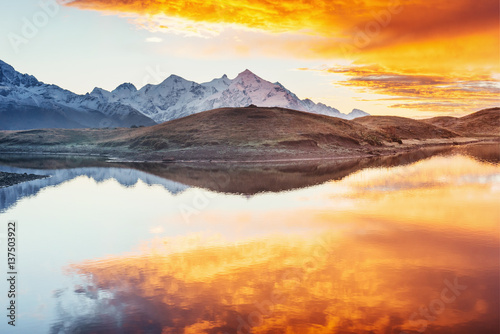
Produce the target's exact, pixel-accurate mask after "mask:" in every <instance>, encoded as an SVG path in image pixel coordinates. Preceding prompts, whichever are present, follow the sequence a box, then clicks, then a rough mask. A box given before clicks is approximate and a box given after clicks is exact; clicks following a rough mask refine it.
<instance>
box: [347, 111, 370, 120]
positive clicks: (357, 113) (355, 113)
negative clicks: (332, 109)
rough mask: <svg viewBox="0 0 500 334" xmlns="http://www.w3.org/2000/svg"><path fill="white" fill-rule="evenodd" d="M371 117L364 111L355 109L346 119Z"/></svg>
mask: <svg viewBox="0 0 500 334" xmlns="http://www.w3.org/2000/svg"><path fill="white" fill-rule="evenodd" d="M365 116H370V114H369V113H367V112H364V111H363V110H359V109H353V110H352V111H351V112H350V113H348V114H347V116H346V119H355V118H358V117H365Z"/></svg>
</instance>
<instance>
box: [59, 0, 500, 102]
mask: <svg viewBox="0 0 500 334" xmlns="http://www.w3.org/2000/svg"><path fill="white" fill-rule="evenodd" d="M67 5H68V6H73V7H77V8H80V9H87V10H97V11H102V12H106V13H109V14H116V15H120V16H127V17H129V18H132V21H133V22H134V23H135V24H137V25H139V26H140V27H142V28H145V29H149V30H151V31H155V32H158V31H163V32H170V33H176V34H183V35H186V36H201V37H206V38H209V41H207V42H201V43H199V44H198V43H196V44H197V45H196V46H195V47H194V48H195V49H197V53H199V54H206V55H208V54H214V53H217V52H219V53H220V54H226V53H227V51H228V50H232V51H233V52H234V54H235V55H237V56H238V55H248V54H249V53H250V52H254V53H258V54H264V55H272V56H276V57H286V58H306V59H318V60H322V61H324V62H325V63H330V65H326V66H325V67H324V68H321V69H320V70H322V71H324V72H325V73H327V74H328V73H336V74H340V75H342V76H343V77H345V78H346V80H347V81H344V82H341V85H345V86H349V87H354V88H359V89H361V91H363V92H368V93H375V94H380V95H381V96H384V97H383V99H386V100H391V99H393V98H395V97H396V98H399V99H402V100H404V101H402V102H400V103H399V104H394V105H393V106H395V107H399V106H402V105H405V106H407V107H411V108H417V109H426V108H432V109H435V110H440V109H443V108H447V109H449V107H461V109H462V110H465V109H468V108H469V109H478V108H482V107H490V106H495V105H496V104H498V103H499V102H500V100H499V99H498V93H499V89H500V86H499V85H498V80H497V77H496V76H497V75H499V73H500V67H499V61H498V59H499V56H500V54H499V49H500V44H499V34H498V29H499V15H498V12H499V2H498V1H497V0H484V1H480V2H478V1H475V0H457V1H447V0H437V1H433V2H429V1H425V0H414V1H400V0H393V1H382V0H364V1H355V2H345V1H340V0H334V1H319V0H312V1H299V0H294V1H286V2H283V1H276V0H271V1H268V0H244V1H232V0H210V1H205V0H203V1H201V0H194V1H160V0H151V1H147V2H144V1H139V0H112V1H107V0H76V1H73V2H71V3H69V4H67ZM228 34H229V36H228ZM189 52H193V50H192V49H190V50H189ZM342 60H343V64H344V66H345V63H346V62H345V61H346V60H347V61H348V62H349V63H350V64H351V65H350V66H348V67H346V68H344V69H341V70H339V69H338V67H337V66H338V64H339V63H342ZM373 65H376V66H373ZM360 66H361V68H362V69H363V68H366V67H367V66H370V75H368V76H367V75H366V73H364V74H361V75H359V73H358V71H359V67H360ZM315 70H318V69H315ZM428 78H432V79H433V80H434V82H433V83H429V80H428ZM459 109H460V108H459ZM469 109H468V110H469Z"/></svg>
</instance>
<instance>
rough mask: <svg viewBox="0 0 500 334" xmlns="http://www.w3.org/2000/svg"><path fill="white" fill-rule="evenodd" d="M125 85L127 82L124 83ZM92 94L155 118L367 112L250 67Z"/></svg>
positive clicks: (356, 114) (338, 114) (93, 92)
mask: <svg viewBox="0 0 500 334" xmlns="http://www.w3.org/2000/svg"><path fill="white" fill-rule="evenodd" d="M124 85H126V86H124ZM90 95H91V96H93V97H96V98H98V99H99V100H100V101H103V102H104V101H108V102H119V103H121V104H124V105H129V106H131V107H133V108H134V109H137V110H139V111H140V112H142V113H143V114H144V115H147V116H148V117H151V118H152V119H153V120H155V121H156V122H158V123H160V122H165V121H169V120H173V119H176V118H181V117H185V116H188V115H191V114H195V113H199V112H202V111H205V110H210V109H215V108H223V107H245V106H248V105H250V104H254V105H256V106H259V107H282V108H290V109H295V110H301V111H306V112H311V113H316V114H322V115H328V116H334V117H340V118H345V119H353V118H356V117H360V116H366V114H365V113H363V112H361V113H357V112H351V113H350V114H349V115H345V114H342V113H340V112H339V111H338V110H337V109H335V108H332V107H329V106H327V105H325V104H322V103H314V102H313V101H311V100H309V99H305V100H301V99H299V98H298V97H297V95H295V94H294V93H292V92H291V91H289V90H288V89H286V88H285V87H284V86H283V85H281V84H280V83H279V82H276V83H271V82H269V81H266V80H264V79H262V78H261V77H259V76H257V75H255V74H254V73H252V72H251V71H249V70H245V71H243V72H241V73H240V74H238V76H237V77H236V78H234V79H232V80H231V79H229V78H228V77H227V75H224V76H222V77H221V78H217V79H213V80H212V81H210V82H205V83H202V84H198V83H196V82H193V81H188V80H185V79H183V78H181V77H179V76H176V75H171V76H169V77H168V78H167V79H165V81H163V82H162V83H160V84H158V85H146V86H144V87H142V88H141V89H139V90H136V89H135V87H133V85H131V84H123V85H120V86H119V87H117V88H116V89H115V90H113V91H112V92H108V91H104V90H102V89H98V88H96V89H94V90H93V91H92V93H90Z"/></svg>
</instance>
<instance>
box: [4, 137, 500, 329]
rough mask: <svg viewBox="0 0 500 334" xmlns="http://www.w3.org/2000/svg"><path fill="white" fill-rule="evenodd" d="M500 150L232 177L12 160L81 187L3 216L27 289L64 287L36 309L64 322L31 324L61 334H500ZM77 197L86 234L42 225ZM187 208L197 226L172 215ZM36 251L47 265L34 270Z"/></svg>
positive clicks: (73, 227) (73, 207)
mask: <svg viewBox="0 0 500 334" xmlns="http://www.w3.org/2000/svg"><path fill="white" fill-rule="evenodd" d="M499 152H500V151H499V150H498V145H493V146H491V145H490V146H488V145H483V146H482V145H475V146H473V147H455V148H446V149H442V150H441V149H440V150H437V151H436V150H423V151H421V152H413V153H412V154H407V155H399V156H395V157H379V158H373V159H361V160H357V161H332V162H321V163H312V162H311V163H309V164H305V165H304V164H301V165H300V166H298V165H297V164H292V165H291V164H281V165H265V164H249V165H244V166H238V167H234V166H226V167H225V168H223V167H224V166H222V167H221V166H220V165H218V166H215V164H207V165H201V166H195V165H177V164H137V163H136V164H126V163H120V164H118V163H117V164H112V165H111V166H114V167H113V168H106V166H109V164H108V163H106V162H103V161H99V160H95V161H91V162H89V161H88V160H86V161H82V160H69V161H65V162H64V163H62V162H61V161H60V160H58V159H45V160H39V161H35V160H31V161H26V159H25V161H23V159H18V160H16V159H10V160H9V161H7V160H2V161H1V162H0V164H1V165H2V168H4V169H8V168H11V169H12V170H14V169H16V168H30V170H32V169H35V168H36V169H37V170H40V171H46V172H47V173H54V172H55V171H57V169H58V168H60V169H59V171H65V172H64V173H70V171H72V172H73V174H65V175H66V176H67V177H68V179H67V180H66V181H64V180H63V179H64V177H61V179H60V180H62V181H61V182H62V183H58V184H53V187H50V191H46V192H43V191H39V190H40V189H42V188H43V186H41V187H39V188H38V192H34V193H33V195H32V196H31V197H24V200H17V202H16V201H14V203H17V205H11V206H10V207H9V208H8V209H6V210H5V212H4V213H0V218H9V217H11V216H19V217H21V218H20V220H21V222H20V224H21V226H22V229H21V231H22V234H21V235H22V237H23V239H22V240H24V242H25V244H24V246H23V247H24V248H21V249H26V251H25V253H24V254H22V259H23V261H24V263H27V262H30V261H31V262H30V263H32V264H31V266H32V267H33V268H30V270H32V271H33V272H36V273H37V275H36V277H35V276H33V277H31V276H30V275H29V274H28V268H26V270H24V271H23V273H24V276H23V277H24V281H23V282H22V284H23V288H24V289H28V290H29V289H30V288H31V289H33V288H32V286H37V285H36V284H42V283H41V282H50V283H47V286H45V285H44V286H43V289H42V288H37V293H38V294H40V295H41V296H42V297H45V300H43V302H40V303H41V305H42V304H43V306H44V307H45V308H42V307H41V306H40V305H38V304H37V302H35V301H31V303H32V305H28V304H29V303H30V299H29V298H28V296H23V299H22V300H23V301H24V303H25V306H24V307H25V310H26V311H25V312H26V314H31V313H36V312H41V311H38V310H41V309H43V310H50V311H45V312H46V313H43V315H40V314H39V313H36V317H35V316H33V319H34V318H36V320H29V319H31V318H29V317H26V318H25V320H24V323H22V324H24V325H26V323H28V322H30V321H31V324H32V327H33V328H37V329H39V331H42V328H43V329H44V330H43V331H48V332H50V333H222V334H225V333H398V334H401V333H464V334H465V333H498V332H499V331H500V328H499V321H500V316H499V314H500V307H499V294H500V289H499V280H500V275H499V271H500V245H499V243H500V228H499V225H500V207H499V205H498V203H499V201H500V166H499V161H498V159H497V158H498V153H499ZM3 159H4V158H3ZM106 170H108V174H106ZM52 175H56V174H52ZM75 176H76V179H73V178H74V177H75ZM81 177H89V178H92V179H94V180H96V181H99V182H87V180H84V181H85V182H81V181H82V180H81V179H79V178H81ZM48 180H49V179H47V180H36V181H45V182H47V181H48ZM104 180H108V181H104ZM113 180H117V181H118V183H120V184H118V183H117V182H115V181H113ZM141 182H142V183H144V184H142V183H141ZM26 184H30V182H27V183H26ZM145 184H146V185H149V186H146V185H145ZM155 184H156V185H159V187H153V186H151V185H155ZM122 185H127V186H128V187H123V186H122ZM130 185H134V186H133V187H130ZM18 186H20V185H18ZM15 187H16V186H15ZM15 187H9V188H11V189H21V188H15ZM189 187H195V188H189ZM9 188H5V189H9ZM5 189H2V190H5ZM292 189H295V190H293V191H292ZM79 190H80V191H81V193H79V192H78V191H79ZM281 190H288V191H281ZM278 191H281V192H278ZM70 192H71V194H70ZM262 192H265V193H262ZM28 193H29V191H28V190H27V191H26V194H28ZM0 194H1V192H0ZM88 194H92V196H93V197H95V198H93V201H89V200H88V197H86V196H89V195H88ZM110 195H112V196H113V198H112V199H113V200H115V202H113V203H110V202H106V200H105V199H108V198H110V197H111V196H110ZM242 195H244V196H242ZM13 196H15V195H13ZM26 196H28V195H26ZM68 196H74V200H73V199H71V200H67V201H66V202H65V206H67V207H64V208H60V211H64V210H68V211H70V212H71V213H72V214H73V215H75V217H77V216H78V219H77V218H75V221H68V222H65V221H63V222H59V221H58V220H62V218H61V217H69V216H71V215H68V213H67V212H63V213H64V214H63V213H61V214H60V215H59V212H56V213H51V214H50V215H48V216H44V215H39V216H37V218H36V219H33V221H30V216H29V212H30V211H36V210H40V211H41V212H43V213H45V214H46V215H47V213H48V212H52V211H51V210H53V208H56V210H57V208H58V206H57V204H54V206H53V207H48V208H45V207H44V206H43V205H50V203H52V202H53V199H54V198H67V197H68ZM200 198H202V199H204V200H206V201H207V202H206V203H205V204H206V205H197V203H198V202H196V201H193V200H192V199H200ZM138 200H139V201H141V200H142V201H143V202H138V203H137V205H134V203H136V202H137V201H138ZM146 200H147V201H150V202H151V203H149V202H148V203H146ZM79 201H81V203H86V205H83V204H81V205H80V204H79V203H80V202H79ZM184 204H187V205H191V209H192V210H194V211H187V215H188V216H189V217H188V218H186V216H183V214H180V213H179V212H178V211H177V212H175V213H174V212H171V211H174V210H178V208H179V207H182V206H183V205H184ZM198 204H199V203H198ZM202 204H203V203H202ZM88 208H90V209H91V210H92V211H91V212H90V211H88ZM116 208H120V209H121V210H122V212H115V211H116ZM16 210H17V211H16ZM85 210H87V211H85ZM21 211H22V212H23V213H22V214H21ZM2 215H3V216H2ZM55 217H59V218H58V219H56V218H55ZM126 217H127V218H130V219H129V220H127V221H125V220H126V219H125V218H126ZM116 220H120V221H116ZM122 220H123V221H122ZM30 224H31V226H30ZM45 230H48V231H47V232H46V235H44V236H43V237H39V234H38V233H35V232H32V234H33V236H31V237H30V236H29V233H30V232H31V231H45ZM59 234H61V235H59ZM47 240H49V241H50V242H47ZM29 247H32V248H33V249H34V248H36V249H40V250H43V254H44V256H45V257H48V258H50V260H51V261H52V262H50V265H47V264H45V263H44V264H43V265H40V267H36V265H37V262H39V261H38V258H36V254H34V253H36V252H33V251H28V248H29ZM61 249H62V250H64V251H63V252H61ZM124 249H125V251H124ZM96 254H97V255H96ZM47 268H51V269H50V270H49V269H47ZM61 270H62V271H63V273H61ZM62 277H64V278H67V279H68V280H69V282H70V283H68V281H66V280H64V279H62ZM43 284H45V283H43ZM44 289H45V290H44ZM47 296H51V297H47ZM42 299H43V298H42ZM28 309H29V310H31V309H36V310H37V311H36V312H35V311H28ZM30 312H31V313H30Z"/></svg>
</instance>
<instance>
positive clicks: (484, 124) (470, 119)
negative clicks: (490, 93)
mask: <svg viewBox="0 0 500 334" xmlns="http://www.w3.org/2000/svg"><path fill="white" fill-rule="evenodd" d="M423 122H426V123H427V124H432V125H435V126H440V127H443V128H446V129H449V130H451V131H454V132H457V133H459V134H461V135H463V136H473V137H483V136H496V137H500V108H491V109H484V110H480V111H478V112H475V113H472V114H470V115H467V116H464V117H450V116H440V117H433V118H429V119H425V120H423Z"/></svg>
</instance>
